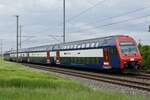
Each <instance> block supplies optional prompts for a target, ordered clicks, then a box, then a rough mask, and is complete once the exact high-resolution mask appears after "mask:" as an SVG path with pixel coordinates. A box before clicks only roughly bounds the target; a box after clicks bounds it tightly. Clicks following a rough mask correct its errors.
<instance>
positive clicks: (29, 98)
mask: <svg viewBox="0 0 150 100" xmlns="http://www.w3.org/2000/svg"><path fill="white" fill-rule="evenodd" d="M0 100H149V98H148V97H142V96H128V95H125V94H121V93H119V92H113V91H107V90H101V91H96V90H92V89H90V88H88V87H86V86H83V85H81V84H79V83H78V82H76V81H73V80H67V79H62V78H59V77H57V76H53V75H50V74H48V73H44V72H41V71H38V70H35V69H31V68H27V67H25V66H23V65H20V64H15V63H10V62H5V61H2V62H0Z"/></svg>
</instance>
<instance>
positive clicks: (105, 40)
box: [9, 35, 125, 53]
mask: <svg viewBox="0 0 150 100" xmlns="http://www.w3.org/2000/svg"><path fill="white" fill-rule="evenodd" d="M122 36H125V35H114V36H107V37H100V38H94V39H86V40H79V41H73V42H66V43H60V44H51V45H43V46H36V47H30V48H24V49H21V50H19V52H30V51H47V50H59V49H60V50H67V49H80V48H96V47H104V46H115V41H116V37H122ZM13 52H15V51H9V53H13Z"/></svg>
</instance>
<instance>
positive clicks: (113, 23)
mask: <svg viewBox="0 0 150 100" xmlns="http://www.w3.org/2000/svg"><path fill="white" fill-rule="evenodd" d="M148 16H150V14H148V15H145V16H140V17H139V16H138V17H134V18H130V19H125V20H121V21H117V22H112V23H108V24H103V25H97V26H95V27H94V28H88V29H83V30H79V31H72V32H70V33H78V32H84V31H89V30H92V29H97V28H102V27H106V26H111V25H115V24H120V23H125V22H128V21H131V20H137V19H142V18H145V17H148Z"/></svg>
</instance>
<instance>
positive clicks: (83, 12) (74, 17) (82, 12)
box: [36, 0, 107, 34]
mask: <svg viewBox="0 0 150 100" xmlns="http://www.w3.org/2000/svg"><path fill="white" fill-rule="evenodd" d="M105 1H107V0H102V1H98V2H97V3H96V4H94V5H93V6H91V7H89V8H87V9H85V10H83V11H81V12H79V13H78V14H76V15H74V16H72V17H71V18H69V19H66V23H69V22H70V21H72V20H74V19H76V18H77V17H79V16H81V15H83V14H85V13H86V12H88V11H89V10H91V9H93V8H95V7H97V6H98V5H100V4H103V3H104V2H105ZM60 25H63V23H62V22H61V23H59V24H58V26H60ZM49 30H50V28H49V27H48V28H46V29H44V30H41V31H39V32H36V34H38V33H42V32H46V31H49Z"/></svg>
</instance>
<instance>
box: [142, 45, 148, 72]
mask: <svg viewBox="0 0 150 100" xmlns="http://www.w3.org/2000/svg"><path fill="white" fill-rule="evenodd" d="M139 49H140V52H141V54H142V58H143V66H144V67H143V69H144V70H146V71H148V72H150V46H148V45H145V46H143V45H140V44H139Z"/></svg>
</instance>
